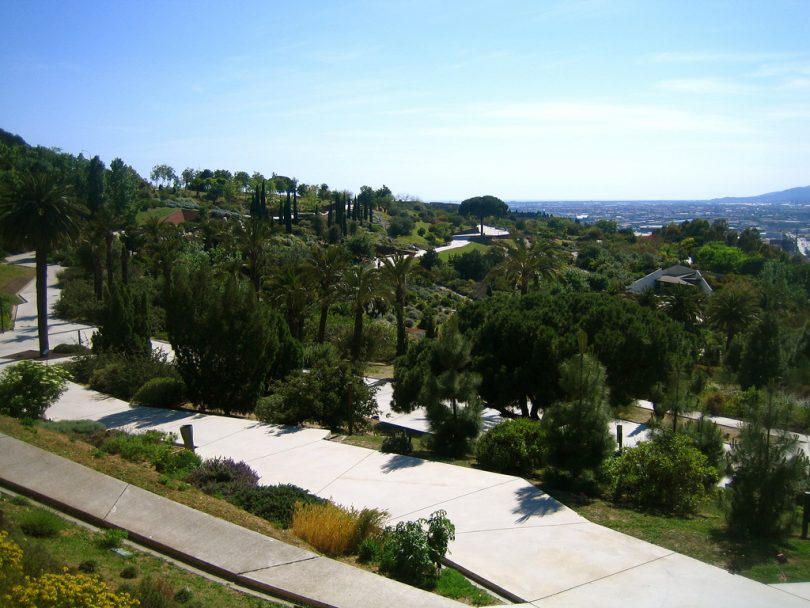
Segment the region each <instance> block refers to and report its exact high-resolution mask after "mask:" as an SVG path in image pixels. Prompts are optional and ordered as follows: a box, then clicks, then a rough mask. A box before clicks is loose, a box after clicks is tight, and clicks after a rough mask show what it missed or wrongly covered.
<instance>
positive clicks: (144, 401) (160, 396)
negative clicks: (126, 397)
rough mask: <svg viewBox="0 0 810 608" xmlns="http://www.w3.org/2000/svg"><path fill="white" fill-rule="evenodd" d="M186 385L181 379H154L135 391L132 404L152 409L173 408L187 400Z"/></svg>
mask: <svg viewBox="0 0 810 608" xmlns="http://www.w3.org/2000/svg"><path fill="white" fill-rule="evenodd" d="M185 395H186V385H185V384H184V383H183V381H182V380H180V379H179V378H152V379H151V380H147V381H146V382H144V384H143V386H141V388H139V389H138V390H137V391H135V394H134V395H133V396H132V403H133V404H137V405H149V406H152V407H172V406H175V405H179V404H180V403H182V402H183V401H184V400H185Z"/></svg>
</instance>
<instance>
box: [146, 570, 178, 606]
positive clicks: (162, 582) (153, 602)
mask: <svg viewBox="0 0 810 608" xmlns="http://www.w3.org/2000/svg"><path fill="white" fill-rule="evenodd" d="M173 597H174V588H173V587H172V584H171V582H169V581H168V580H166V579H165V578H162V577H152V576H147V577H146V578H144V579H141V582H140V584H139V585H138V599H139V600H140V601H141V608H169V606H171V602H172V598H173Z"/></svg>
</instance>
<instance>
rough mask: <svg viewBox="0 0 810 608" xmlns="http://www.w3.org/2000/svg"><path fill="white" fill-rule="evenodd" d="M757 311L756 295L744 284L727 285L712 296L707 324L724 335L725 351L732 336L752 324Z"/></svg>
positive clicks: (729, 344)
mask: <svg viewBox="0 0 810 608" xmlns="http://www.w3.org/2000/svg"><path fill="white" fill-rule="evenodd" d="M758 311H759V307H758V306H757V298H756V294H755V293H754V291H753V289H752V288H751V287H749V286H747V285H745V284H732V285H727V286H726V287H724V288H723V289H721V290H719V291H718V292H717V293H715V294H714V295H713V296H712V299H711V302H710V303H709V324H710V325H711V326H712V327H714V328H716V329H718V330H720V331H722V332H723V333H724V334H725V335H726V351H728V348H729V346H731V341H732V340H733V339H734V336H736V335H737V334H738V333H739V332H741V331H744V330H745V329H747V328H748V327H751V326H752V325H753V324H754V322H755V321H756V319H757V313H758Z"/></svg>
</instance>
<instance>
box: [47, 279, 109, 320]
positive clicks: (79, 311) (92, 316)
mask: <svg viewBox="0 0 810 608" xmlns="http://www.w3.org/2000/svg"><path fill="white" fill-rule="evenodd" d="M65 274H67V273H65ZM64 278H67V276H65V277H64ZM103 309H104V304H103V302H100V301H99V300H96V295H95V291H94V289H93V282H92V281H91V280H89V279H82V278H74V279H71V280H68V281H65V282H64V283H63V284H62V291H61V293H60V294H59V300H58V301H57V302H56V304H54V313H55V314H56V316H58V317H59V318H60V319H70V320H72V321H84V322H86V323H90V324H92V325H95V324H97V323H98V322H99V321H100V320H101V314H102V310H103Z"/></svg>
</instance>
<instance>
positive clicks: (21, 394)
mask: <svg viewBox="0 0 810 608" xmlns="http://www.w3.org/2000/svg"><path fill="white" fill-rule="evenodd" d="M69 378H70V374H69V373H68V372H67V371H66V370H65V369H64V368H63V367H59V366H56V365H43V364H41V363H34V362H33V361H20V362H19V363H16V364H14V365H9V366H8V367H6V368H5V369H4V370H3V371H2V373H0V414H6V415H7V416H11V417H12V418H32V419H39V418H42V417H43V416H44V415H45V411H46V410H47V409H48V408H49V407H50V406H51V405H52V404H53V403H54V402H55V401H56V400H57V399H59V397H60V396H61V395H62V393H64V392H65V391H66V390H67V380H68V379H69Z"/></svg>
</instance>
